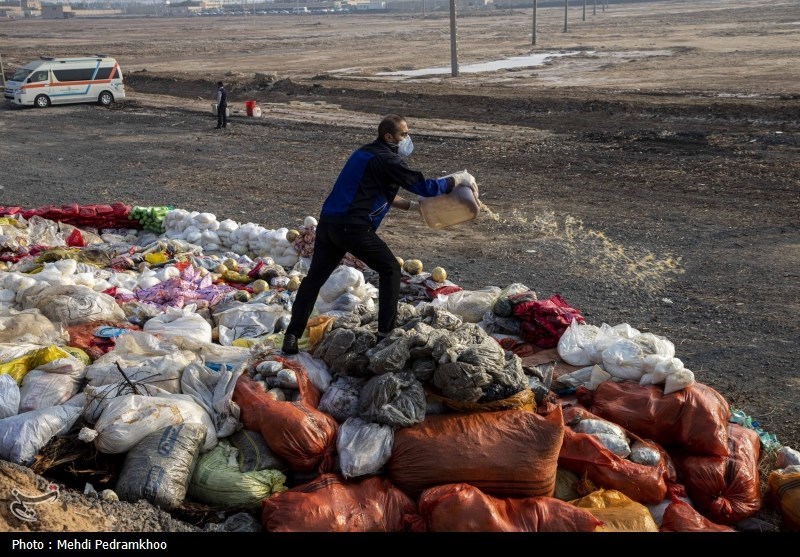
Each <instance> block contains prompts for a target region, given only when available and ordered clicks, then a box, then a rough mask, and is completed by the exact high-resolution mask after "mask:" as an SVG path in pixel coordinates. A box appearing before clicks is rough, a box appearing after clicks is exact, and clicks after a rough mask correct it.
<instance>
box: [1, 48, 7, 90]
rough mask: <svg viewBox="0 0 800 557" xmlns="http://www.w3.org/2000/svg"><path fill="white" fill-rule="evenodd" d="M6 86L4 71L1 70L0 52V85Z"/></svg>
mask: <svg viewBox="0 0 800 557" xmlns="http://www.w3.org/2000/svg"><path fill="white" fill-rule="evenodd" d="M5 86H6V72H5V71H4V70H3V55H2V54H0V87H5Z"/></svg>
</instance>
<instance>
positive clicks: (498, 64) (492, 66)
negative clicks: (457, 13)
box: [375, 51, 594, 77]
mask: <svg viewBox="0 0 800 557" xmlns="http://www.w3.org/2000/svg"><path fill="white" fill-rule="evenodd" d="M581 53H583V54H594V52H586V51H575V52H543V53H538V54H530V55H528V56H514V57H512V58H506V59H504V60H495V61H493V62H481V63H480V64H464V65H459V67H458V71H459V73H481V72H493V71H496V70H504V69H510V68H530V67H534V66H541V65H543V64H546V63H547V62H548V61H550V60H552V59H553V58H560V57H562V56H574V55H576V54H581ZM451 72H452V68H451V67H450V66H442V67H439V68H423V69H421V70H407V71H399V72H381V73H377V74H375V75H379V76H392V75H395V76H404V77H418V76H422V75H442V74H447V75H449V74H450V73H451Z"/></svg>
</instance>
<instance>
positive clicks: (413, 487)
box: [386, 405, 564, 497]
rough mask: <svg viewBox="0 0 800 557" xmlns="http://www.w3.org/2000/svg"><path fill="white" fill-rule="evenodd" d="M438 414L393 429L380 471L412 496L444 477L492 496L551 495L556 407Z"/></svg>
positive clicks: (558, 422) (558, 431)
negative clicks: (540, 411) (537, 411)
mask: <svg viewBox="0 0 800 557" xmlns="http://www.w3.org/2000/svg"><path fill="white" fill-rule="evenodd" d="M550 406H551V407H550V408H549V413H548V414H547V415H539V414H535V413H533V412H527V411H525V410H502V411H498V412H473V413H466V414H438V415H432V416H427V417H426V418H425V421H423V422H422V423H419V424H416V425H414V426H411V427H405V428H402V429H399V430H397V431H396V432H395V436H394V445H393V447H392V456H391V457H390V458H389V461H388V462H387V464H386V471H387V475H388V476H389V478H390V479H391V480H392V482H393V483H394V484H395V485H396V486H397V487H399V488H400V489H402V490H403V491H405V492H407V493H409V494H412V495H414V496H417V495H419V494H420V493H421V492H422V491H424V490H425V489H428V488H430V487H434V486H436V485H441V484H446V483H462V482H465V483H469V484H472V485H474V486H475V487H477V488H479V489H480V490H481V491H483V492H485V493H488V494H490V495H494V496H497V497H537V496H547V497H551V496H552V495H553V492H554V490H555V483H556V472H557V468H558V452H559V449H560V448H561V440H562V438H563V436H564V423H563V420H562V416H561V407H560V406H558V405H550Z"/></svg>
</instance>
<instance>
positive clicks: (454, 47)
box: [450, 0, 458, 77]
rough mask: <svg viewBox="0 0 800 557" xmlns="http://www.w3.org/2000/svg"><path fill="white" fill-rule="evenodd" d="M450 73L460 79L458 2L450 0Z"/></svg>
mask: <svg viewBox="0 0 800 557" xmlns="http://www.w3.org/2000/svg"><path fill="white" fill-rule="evenodd" d="M450 73H451V75H452V76H453V77H458V40H457V39H456V0H450Z"/></svg>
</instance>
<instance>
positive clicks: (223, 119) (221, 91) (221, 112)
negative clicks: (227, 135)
mask: <svg viewBox="0 0 800 557" xmlns="http://www.w3.org/2000/svg"><path fill="white" fill-rule="evenodd" d="M227 127H228V92H227V91H226V90H225V86H224V85H223V84H222V82H221V81H217V127H216V129H220V128H227Z"/></svg>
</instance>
